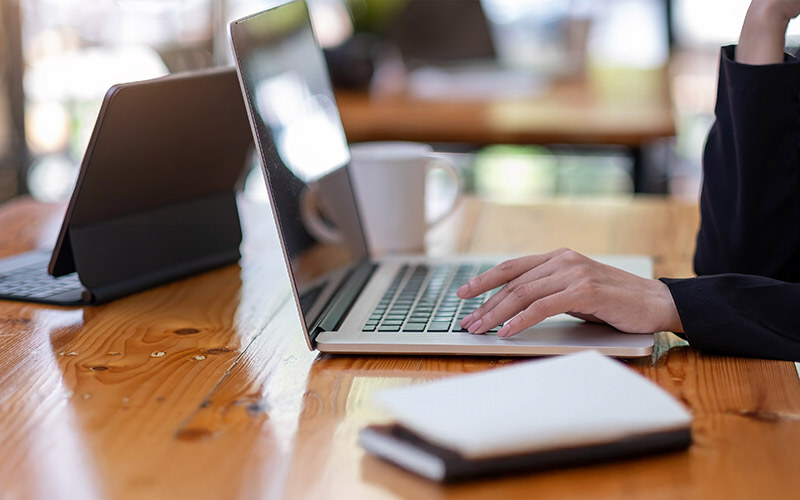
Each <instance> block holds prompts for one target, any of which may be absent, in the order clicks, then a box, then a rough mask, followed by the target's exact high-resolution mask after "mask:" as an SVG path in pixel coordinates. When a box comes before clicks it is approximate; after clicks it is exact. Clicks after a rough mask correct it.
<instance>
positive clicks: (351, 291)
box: [309, 261, 377, 345]
mask: <svg viewBox="0 0 800 500" xmlns="http://www.w3.org/2000/svg"><path fill="white" fill-rule="evenodd" d="M376 268H377V266H376V265H375V264H373V263H371V262H369V261H363V262H362V263H360V264H358V265H357V266H356V267H354V268H353V270H352V271H351V272H350V275H349V276H348V277H347V278H346V279H345V280H344V281H343V283H342V286H341V287H339V290H338V291H337V292H336V293H335V294H334V298H333V299H332V300H331V301H330V302H329V303H328V305H327V307H326V308H325V310H324V311H322V314H320V317H319V319H318V320H317V322H316V324H315V325H314V327H313V328H311V329H310V331H309V336H310V337H311V343H312V345H315V344H316V338H317V335H319V333H320V332H330V331H335V330H336V329H337V328H339V325H341V324H342V321H344V317H345V316H347V313H348V312H350V309H351V308H352V307H353V304H355V303H356V300H357V299H358V297H359V295H361V291H362V290H364V287H365V286H366V284H367V282H368V281H369V279H370V278H371V277H372V273H374V272H375V269H376Z"/></svg>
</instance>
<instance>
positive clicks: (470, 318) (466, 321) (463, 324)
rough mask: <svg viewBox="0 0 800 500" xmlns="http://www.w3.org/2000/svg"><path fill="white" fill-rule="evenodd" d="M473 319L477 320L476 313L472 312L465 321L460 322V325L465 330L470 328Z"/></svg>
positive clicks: (465, 317)
mask: <svg viewBox="0 0 800 500" xmlns="http://www.w3.org/2000/svg"><path fill="white" fill-rule="evenodd" d="M473 319H475V313H474V312H471V313H469V314H467V315H466V316H464V319H462V320H461V321H459V322H458V324H459V325H461V327H462V328H465V327H467V326H469V324H470V323H472V320H473Z"/></svg>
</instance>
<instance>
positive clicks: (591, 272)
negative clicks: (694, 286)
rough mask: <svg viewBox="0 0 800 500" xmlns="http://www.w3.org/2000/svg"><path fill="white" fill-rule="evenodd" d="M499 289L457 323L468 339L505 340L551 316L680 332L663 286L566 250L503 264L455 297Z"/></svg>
mask: <svg viewBox="0 0 800 500" xmlns="http://www.w3.org/2000/svg"><path fill="white" fill-rule="evenodd" d="M499 286H503V288H502V289H501V290H499V291H498V292H497V293H496V294H495V295H494V296H492V297H491V298H490V299H489V300H487V301H486V302H485V303H484V304H483V305H482V306H480V307H479V308H478V309H476V310H475V311H474V312H472V313H471V314H470V315H469V316H467V317H465V318H464V320H463V321H461V326H462V328H467V329H468V330H469V331H470V332H471V333H485V332H487V331H489V330H491V329H492V328H494V327H496V326H497V325H499V324H501V323H504V322H506V324H505V325H504V326H503V327H502V328H501V329H500V331H499V332H497V335H498V336H500V337H510V336H512V335H515V334H517V333H519V332H521V331H522V330H524V329H526V328H528V327H530V326H533V325H535V324H537V323H539V322H540V321H542V320H544V319H545V318H548V317H550V316H555V315H556V314H561V313H567V314H571V315H573V316H576V317H578V318H581V319H586V320H589V321H600V322H604V323H608V324H609V325H611V326H614V327H616V328H617V329H619V330H622V331H624V332H628V333H650V332H656V331H663V330H667V331H673V332H682V331H683V326H682V325H681V321H680V317H679V316H678V311H677V309H676V307H675V303H674V302H673V300H672V295H671V294H670V292H669V289H668V288H667V285H665V284H664V283H662V282H660V281H658V280H652V279H645V278H640V277H638V276H636V275H633V274H630V273H627V272H625V271H622V270H620V269H617V268H615V267H611V266H607V265H605V264H601V263H599V262H596V261H594V260H592V259H589V258H588V257H585V256H583V255H581V254H579V253H577V252H574V251H572V250H568V249H561V250H556V251H553V252H550V253H546V254H541V255H530V256H527V257H521V258H518V259H513V260H509V261H506V262H503V263H502V264H500V265H498V266H496V267H494V268H492V269H490V270H489V271H486V272H485V273H483V274H481V275H479V276H476V277H475V278H473V279H472V280H470V281H469V282H468V283H466V284H465V285H464V286H462V287H461V289H459V290H458V296H459V297H461V298H462V299H468V298H471V297H475V296H478V295H480V294H482V293H484V292H487V291H489V290H493V289H495V288H497V287H499Z"/></svg>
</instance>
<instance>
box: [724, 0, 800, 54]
mask: <svg viewBox="0 0 800 500" xmlns="http://www.w3.org/2000/svg"><path fill="white" fill-rule="evenodd" d="M782 7H783V6H782V5H781V2H772V1H754V2H752V3H751V4H750V8H749V9H748V10H747V15H746V16H745V20H744V24H743V26H742V33H741V36H740V38H739V46H738V47H737V50H736V60H737V61H738V62H740V63H743V64H777V63H781V62H783V52H784V46H785V37H786V28H787V27H788V26H789V21H790V17H789V16H788V15H787V14H786V13H785V12H784V10H783V9H782Z"/></svg>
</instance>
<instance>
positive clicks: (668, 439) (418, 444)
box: [359, 351, 691, 481]
mask: <svg viewBox="0 0 800 500" xmlns="http://www.w3.org/2000/svg"><path fill="white" fill-rule="evenodd" d="M375 403H376V404H377V405H378V406H379V407H381V408H383V409H385V410H387V411H388V412H389V413H390V414H391V415H392V416H393V418H394V420H395V422H394V423H393V424H389V425H371V426H368V427H366V428H364V429H362V430H361V432H360V433H359V443H360V444H361V445H362V446H363V447H364V448H365V449H366V450H367V451H368V452H370V453H372V454H374V455H376V456H378V457H381V458H383V459H385V460H388V461H390V462H392V463H395V464H396V465H399V466H400V467H403V468H405V469H408V470H411V471H413V472H416V473H418V474H420V475H422V476H425V477H427V478H430V479H433V480H437V481H450V480H460V479H469V478H476V477H481V476H486V475H493V474H504V473H511V472H518V471H526V470H527V471H533V470H542V469H549V468H554V467H563V466H567V465H578V464H587V463H593V462H598V461H604V460H610V459H615V458H623V457H631V456H635V455H639V454H648V453H655V452H661V451H667V450H676V449H682V448H686V447H687V446H689V444H690V443H691V428H690V425H691V416H690V415H689V413H688V412H687V411H686V409H684V408H683V406H682V405H681V404H680V403H678V402H677V401H676V400H675V399H674V398H673V397H672V396H670V395H669V394H668V393H667V392H665V391H664V390H663V389H661V388H660V387H658V385H656V384H654V383H653V382H651V381H649V380H648V379H646V378H645V377H642V376H641V375H639V374H637V373H636V372H634V371H632V370H631V369H629V368H627V367H625V366H624V365H622V364H621V363H620V362H618V361H615V360H612V359H610V358H607V357H605V356H603V355H601V354H598V353H596V352H592V351H587V352H583V353H579V354H573V355H568V356H560V357H554V358H548V359H543V360H536V361H528V362H524V363H518V364H514V365H512V366H510V367H507V368H498V369H494V370H489V371H486V372H482V373H477V374H471V375H463V376H457V377H453V378H449V379H444V380H440V381H436V382H431V383H428V384H421V385H416V386H411V387H404V388H400V389H392V390H386V391H381V392H379V393H377V394H376V395H375Z"/></svg>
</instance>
